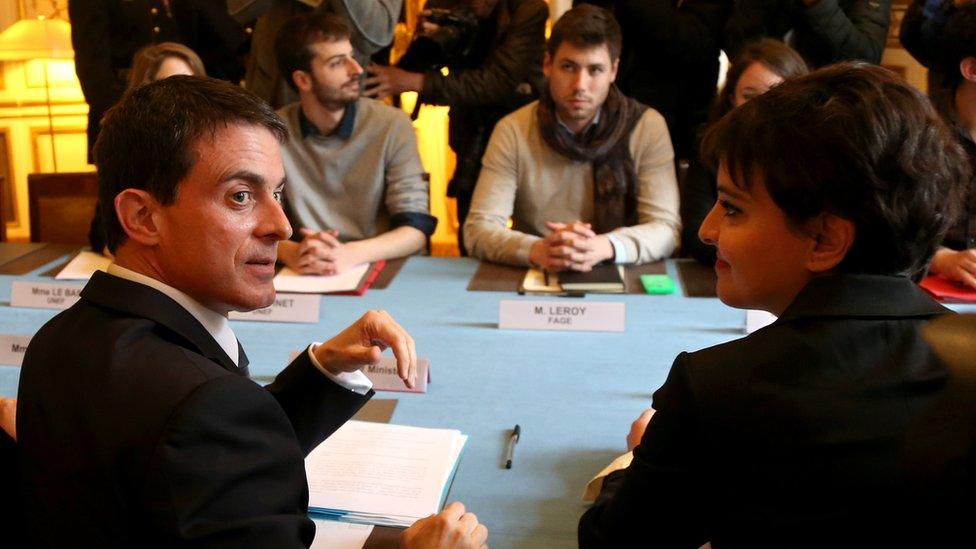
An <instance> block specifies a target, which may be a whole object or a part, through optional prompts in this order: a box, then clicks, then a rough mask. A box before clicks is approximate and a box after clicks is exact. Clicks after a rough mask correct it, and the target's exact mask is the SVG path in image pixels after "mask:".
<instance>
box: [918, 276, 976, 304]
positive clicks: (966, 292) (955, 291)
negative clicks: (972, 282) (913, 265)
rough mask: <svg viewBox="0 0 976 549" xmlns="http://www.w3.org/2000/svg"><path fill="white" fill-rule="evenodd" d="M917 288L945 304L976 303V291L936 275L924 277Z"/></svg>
mask: <svg viewBox="0 0 976 549" xmlns="http://www.w3.org/2000/svg"><path fill="white" fill-rule="evenodd" d="M919 286H920V287H921V288H922V289H923V290H925V291H926V292H928V293H930V294H931V295H932V297H934V298H936V299H938V300H939V301H942V302H945V303H976V290H974V289H972V288H970V287H969V286H964V285H963V284H960V283H958V282H955V281H952V280H949V279H948V278H943V277H941V276H938V275H932V276H927V277H925V278H924V279H922V282H920V283H919Z"/></svg>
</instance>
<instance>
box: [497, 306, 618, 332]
mask: <svg viewBox="0 0 976 549" xmlns="http://www.w3.org/2000/svg"><path fill="white" fill-rule="evenodd" d="M626 319H627V312H626V307H625V304H624V303H620V302H616V301H586V302H583V303H578V304H567V303H566V302H565V301H517V300H513V299H503V300H501V302H500V303H499V304H498V327H499V328H501V329H502V330H565V331H578V332H622V331H624V325H625V323H626Z"/></svg>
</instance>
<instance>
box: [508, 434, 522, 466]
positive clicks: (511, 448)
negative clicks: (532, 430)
mask: <svg viewBox="0 0 976 549" xmlns="http://www.w3.org/2000/svg"><path fill="white" fill-rule="evenodd" d="M520 436H522V428H521V427H519V426H518V425H515V428H514V429H512V436H510V437H508V451H507V452H506V453H505V468H506V469H511V468H512V458H514V457H515V444H517V443H518V441H519V437H520Z"/></svg>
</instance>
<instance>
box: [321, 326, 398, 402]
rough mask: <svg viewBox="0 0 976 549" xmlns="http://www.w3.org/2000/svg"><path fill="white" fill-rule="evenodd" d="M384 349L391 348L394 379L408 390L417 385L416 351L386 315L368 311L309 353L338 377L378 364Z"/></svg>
mask: <svg viewBox="0 0 976 549" xmlns="http://www.w3.org/2000/svg"><path fill="white" fill-rule="evenodd" d="M387 347H392V348H393V356H395V357H396V361H397V375H398V376H399V377H400V379H402V380H403V382H404V384H406V386H407V387H409V388H411V389H412V388H413V387H414V385H416V383H417V347H416V345H415V344H414V341H413V338H412V337H410V334H408V333H407V331H406V330H404V329H403V327H402V326H400V325H399V324H398V323H397V321H395V320H393V317H391V316H390V315H389V313H387V312H386V311H369V312H368V313H366V314H364V315H363V316H362V318H360V319H359V320H357V321H356V322H355V323H353V324H352V325H351V326H349V327H348V328H346V329H345V330H343V331H342V332H340V333H339V334H338V335H337V336H335V337H333V338H332V339H330V340H328V341H326V342H325V343H323V344H321V345H319V346H318V347H315V348H314V349H312V352H313V353H315V359H316V360H318V361H319V364H321V365H322V367H323V368H325V369H326V370H328V371H330V372H332V373H333V374H340V373H342V372H354V371H356V370H359V369H360V368H362V367H363V366H367V365H370V364H377V363H379V361H380V357H382V356H383V351H384V350H386V348H387Z"/></svg>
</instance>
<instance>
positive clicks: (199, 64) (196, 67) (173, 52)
mask: <svg viewBox="0 0 976 549" xmlns="http://www.w3.org/2000/svg"><path fill="white" fill-rule="evenodd" d="M170 57H175V58H176V59H182V60H183V61H184V62H185V63H186V64H187V65H189V66H190V70H191V71H192V72H193V76H207V70H206V69H204V68H203V61H201V60H200V56H199V55H197V54H196V52H194V51H193V50H191V49H190V48H188V47H186V46H184V45H183V44H177V43H176V42H160V43H159V44H150V45H148V46H145V47H143V48H141V49H140V50H139V51H137V52H136V54H135V55H133V56H132V70H131V71H129V89H132V88H134V87H136V86H141V85H143V84H148V83H150V82H153V81H155V80H156V73H157V72H159V66H160V65H162V64H163V61H165V60H166V59H168V58H170Z"/></svg>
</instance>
